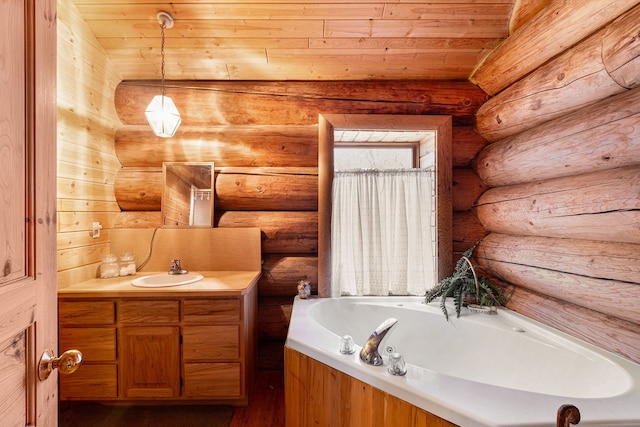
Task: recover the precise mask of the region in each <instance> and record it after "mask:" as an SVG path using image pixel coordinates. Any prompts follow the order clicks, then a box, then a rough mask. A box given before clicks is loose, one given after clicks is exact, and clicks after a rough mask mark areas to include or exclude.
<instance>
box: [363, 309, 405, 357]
mask: <svg viewBox="0 0 640 427" xmlns="http://www.w3.org/2000/svg"><path fill="white" fill-rule="evenodd" d="M396 323H398V319H395V318H393V317H390V318H388V319H387V320H385V321H384V322H382V324H380V326H378V327H377V328H376V330H375V331H373V333H372V334H371V336H370V337H369V339H368V340H367V342H366V343H365V344H364V347H362V351H360V359H361V360H362V361H363V362H364V363H366V364H369V365H374V366H380V365H382V363H383V362H382V356H380V353H379V352H378V346H379V345H380V341H382V339H383V338H384V337H385V335H387V332H389V330H390V329H391V328H392V327H393V326H394V325H395V324H396Z"/></svg>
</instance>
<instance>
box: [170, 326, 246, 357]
mask: <svg viewBox="0 0 640 427" xmlns="http://www.w3.org/2000/svg"><path fill="white" fill-rule="evenodd" d="M182 351H183V355H184V359H185V360H188V361H202V360H209V361H213V360H226V361H236V360H238V358H239V357H240V328H239V327H238V326H236V325H229V326H185V327H184V330H183V332H182Z"/></svg>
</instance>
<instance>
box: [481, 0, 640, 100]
mask: <svg viewBox="0 0 640 427" xmlns="http://www.w3.org/2000/svg"><path fill="white" fill-rule="evenodd" d="M636 4H637V2H636V1H635V0H615V1H610V2H607V3H603V2H591V1H586V0H551V1H550V2H549V3H548V4H547V5H546V6H545V7H544V9H542V10H540V11H539V12H538V13H537V14H536V15H535V16H534V17H532V18H531V19H530V20H529V21H527V23H526V24H524V25H522V26H521V27H520V28H519V29H518V31H516V32H514V33H513V34H512V35H511V36H510V37H509V38H508V39H507V40H505V41H504V42H503V43H501V44H500V46H499V47H498V48H496V49H494V50H493V51H492V52H491V53H490V54H489V55H487V56H486V57H485V58H484V60H483V62H482V63H481V64H480V65H479V66H478V67H477V68H476V69H475V71H474V72H473V73H472V75H471V77H470V80H471V81H472V82H474V83H476V84H478V85H479V86H480V87H481V88H482V89H483V90H484V91H485V92H487V93H488V94H490V95H495V94H496V93H498V92H500V91H501V90H502V89H504V88H506V87H508V86H510V85H511V84H513V83H515V82H516V81H518V80H520V79H521V78H523V77H524V76H525V75H527V74H528V73H530V72H531V71H533V70H535V69H536V68H538V67H540V66H541V65H542V64H544V63H545V62H547V61H548V60H549V59H551V58H553V57H554V56H556V55H558V54H560V53H562V52H564V51H565V50H567V49H568V48H569V47H571V46H572V45H575V44H576V43H578V42H579V41H580V40H582V39H584V38H586V37H588V36H589V35H591V34H592V33H594V32H595V31H597V30H598V29H600V28H602V27H603V26H605V25H607V24H608V23H609V22H611V21H612V20H614V19H615V18H617V17H618V16H620V15H621V14H623V13H624V12H626V11H627V10H629V9H630V8H631V7H633V6H636Z"/></svg>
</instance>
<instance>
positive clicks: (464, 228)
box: [453, 212, 488, 259]
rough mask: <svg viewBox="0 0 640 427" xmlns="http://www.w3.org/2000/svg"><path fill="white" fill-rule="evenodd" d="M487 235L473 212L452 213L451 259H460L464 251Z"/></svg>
mask: <svg viewBox="0 0 640 427" xmlns="http://www.w3.org/2000/svg"><path fill="white" fill-rule="evenodd" d="M487 233H488V232H487V231H486V230H485V229H484V227H483V226H482V224H481V223H480V220H479V219H478V217H477V216H476V214H475V213H474V212H454V213H453V252H454V257H453V259H458V258H460V255H461V254H462V253H463V252H464V251H466V250H467V249H469V248H472V247H473V246H474V245H476V244H477V243H478V242H479V241H480V240H482V238H483V237H484V236H486V235H487Z"/></svg>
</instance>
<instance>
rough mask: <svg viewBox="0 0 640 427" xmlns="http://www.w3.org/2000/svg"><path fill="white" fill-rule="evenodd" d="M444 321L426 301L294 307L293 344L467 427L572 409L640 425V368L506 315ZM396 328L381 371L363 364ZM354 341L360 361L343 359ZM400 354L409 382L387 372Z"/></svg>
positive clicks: (587, 419) (355, 300)
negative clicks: (363, 353)
mask: <svg viewBox="0 0 640 427" xmlns="http://www.w3.org/2000/svg"><path fill="white" fill-rule="evenodd" d="M449 313H450V314H451V313H454V315H453V316H450V317H449V321H448V322H447V321H446V320H445V318H444V315H443V314H442V312H441V311H440V307H439V302H434V303H431V304H424V303H423V298H421V297H343V298H315V299H308V300H301V299H298V298H296V300H295V302H294V306H293V313H292V316H291V323H290V326H289V332H288V335H287V342H286V345H287V346H288V347H290V348H291V349H293V350H295V351H298V352H300V353H302V354H304V355H306V356H309V357H311V358H313V359H315V360H317V361H319V362H321V363H324V364H326V365H329V366H331V367H333V368H334V369H337V370H338V371H341V372H343V373H344V374H347V375H349V376H352V377H354V378H356V379H358V380H360V381H363V382H365V383H367V384H370V385H372V386H374V387H376V388H378V389H381V390H383V391H385V392H387V393H389V394H391V395H393V396H396V397H397V398H399V399H402V400H404V401H406V402H409V403H410V404H411V405H414V406H417V407H418V408H421V409H423V410H425V411H427V412H430V413H432V414H434V415H437V416H439V417H441V418H444V419H445V420H448V421H450V422H452V423H455V424H458V425H461V426H465V427H466V426H510V427H511V426H513V427H515V426H555V423H556V411H557V409H558V408H559V407H560V406H561V405H563V404H573V405H575V406H577V407H578V409H579V410H580V413H581V421H580V424H579V425H580V426H607V427H610V426H640V365H638V364H636V363H633V362H630V361H628V360H627V359H624V358H622V357H620V356H617V355H615V354H613V353H609V352H606V351H604V350H601V349H598V348H597V347H594V346H592V345H590V344H588V343H585V342H583V341H580V340H578V339H575V338H573V337H570V336H568V335H566V334H564V333H562V332H560V331H558V330H555V329H552V328H549V327H546V326H544V325H542V324H540V323H538V322H535V321H532V320H530V319H527V318H526V317H524V316H521V315H519V314H517V313H515V312H512V311H510V310H507V309H499V310H498V314H497V315H488V314H483V313H470V312H468V311H467V310H466V309H463V313H462V316H461V317H460V318H456V317H455V311H454V310H453V307H450V310H449ZM390 317H394V318H396V319H398V323H397V324H396V326H395V327H394V328H393V329H392V330H391V331H390V332H389V333H388V334H387V336H386V337H385V339H384V340H383V341H382V343H381V345H380V353H381V354H382V355H383V358H384V359H385V365H384V366H377V367H376V366H370V365H366V364H364V363H362V362H361V361H360V359H359V357H358V354H359V352H360V349H361V348H362V345H363V344H364V342H365V341H366V340H367V338H368V337H369V335H370V334H371V332H372V331H373V330H374V329H375V328H376V327H377V326H378V325H379V324H380V323H382V322H383V321H384V320H385V319H387V318H390ZM344 335H351V336H352V337H353V339H354V341H355V343H356V352H355V353H354V354H351V355H344V354H341V353H340V351H339V347H340V345H339V342H340V337H342V336H344ZM390 352H398V353H400V354H402V355H403V357H404V359H405V361H406V363H407V374H406V375H404V376H394V375H391V374H389V373H388V372H387V363H388V354H389V353H390Z"/></svg>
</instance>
